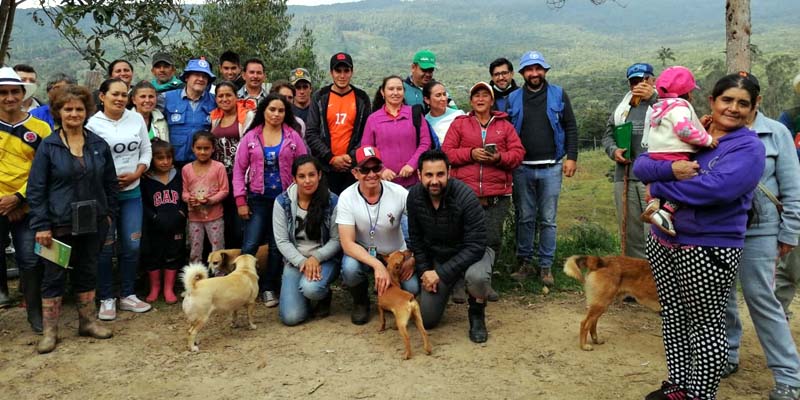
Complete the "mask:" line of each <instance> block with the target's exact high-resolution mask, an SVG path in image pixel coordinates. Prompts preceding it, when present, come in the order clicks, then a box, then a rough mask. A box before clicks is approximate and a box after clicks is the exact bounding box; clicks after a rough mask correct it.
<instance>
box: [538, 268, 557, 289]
mask: <svg viewBox="0 0 800 400" xmlns="http://www.w3.org/2000/svg"><path fill="white" fill-rule="evenodd" d="M539 278H541V279H542V285H545V286H547V287H553V286H555V284H556V281H555V279H553V274H552V273H551V272H550V268H542V271H541V272H540V273H539Z"/></svg>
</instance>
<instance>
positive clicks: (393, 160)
mask: <svg viewBox="0 0 800 400" xmlns="http://www.w3.org/2000/svg"><path fill="white" fill-rule="evenodd" d="M421 122H422V124H421V125H420V131H419V135H420V139H419V146H417V130H416V128H415V127H414V122H413V121H412V119H411V107H410V106H407V105H403V107H402V108H401V109H400V113H399V114H398V115H397V118H392V117H390V116H389V114H387V113H386V110H385V108H384V107H381V109H380V110H378V111H375V112H374V113H372V114H370V116H369V117H368V118H367V125H366V126H365V127H364V135H363V136H362V137H361V145H362V146H375V147H377V148H378V150H379V151H380V152H381V161H383V165H384V166H385V167H386V168H389V169H391V170H392V171H394V173H395V174H398V173H400V169H402V168H403V167H404V166H405V165H409V166H411V167H413V168H414V171H415V172H414V173H413V174H411V175H410V176H408V177H406V178H401V177H399V176H398V177H396V178H395V179H394V183H396V184H398V185H401V186H403V187H405V188H408V187H409V186H411V185H413V184H415V183H417V180H418V178H417V173H416V170H417V160H419V156H421V155H422V153H424V152H425V150H428V149H430V148H431V135H430V132H429V131H428V124H427V123H425V121H424V120H423V121H421Z"/></svg>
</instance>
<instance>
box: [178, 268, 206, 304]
mask: <svg viewBox="0 0 800 400" xmlns="http://www.w3.org/2000/svg"><path fill="white" fill-rule="evenodd" d="M203 279H208V268H206V266H205V265H203V263H199V262H193V263H189V265H187V266H185V267H183V274H182V275H181V281H182V282H183V287H184V289H186V292H185V293H184V296H188V295H191V294H192V290H194V289H195V288H196V287H197V282H198V281H201V280H203Z"/></svg>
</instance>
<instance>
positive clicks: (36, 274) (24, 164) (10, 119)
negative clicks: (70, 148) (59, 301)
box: [0, 67, 50, 332]
mask: <svg viewBox="0 0 800 400" xmlns="http://www.w3.org/2000/svg"><path fill="white" fill-rule="evenodd" d="M35 90H36V84H33V83H27V82H23V81H22V80H21V79H20V77H19V75H17V73H16V72H14V70H13V69H12V68H9V67H4V68H0V143H2V147H3V152H4V153H5V154H6V156H4V157H2V158H0V237H8V234H9V232H10V233H11V237H12V239H13V241H14V248H15V249H16V253H15V255H16V262H17V266H18V267H19V270H20V276H21V282H23V286H24V289H23V290H24V296H25V301H26V303H27V312H28V322H29V323H30V324H31V328H32V329H33V330H34V331H36V332H41V331H42V303H41V295H40V289H39V288H40V286H41V280H42V270H41V268H40V265H39V263H38V261H39V259H38V257H37V256H36V255H35V254H34V253H33V243H34V236H35V234H34V232H33V230H31V229H30V226H29V221H28V215H27V212H28V207H27V205H26V204H25V195H26V188H27V183H28V173H29V172H30V169H31V165H32V164H33V156H34V154H35V153H36V148H37V147H38V146H39V143H41V142H42V140H43V139H44V138H46V137H47V136H49V135H50V126H49V125H48V124H47V123H46V122H43V121H41V120H38V119H36V118H33V117H31V115H30V114H28V113H27V112H25V111H22V108H21V107H22V102H23V101H24V100H26V99H28V98H30V97H31V96H33V92H34V91H35ZM10 303H11V301H10V299H9V297H8V284H7V281H6V260H5V257H0V308H1V307H6V306H8V305H9V304H10Z"/></svg>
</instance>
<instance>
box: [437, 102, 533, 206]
mask: <svg viewBox="0 0 800 400" xmlns="http://www.w3.org/2000/svg"><path fill="white" fill-rule="evenodd" d="M486 143H494V144H495V145H496V146H497V152H498V153H500V161H499V162H498V163H496V164H479V163H478V162H476V161H475V160H473V159H472V156H471V152H472V149H474V148H481V147H483V145H484V144H486ZM442 151H444V152H445V154H447V158H449V159H450V163H451V164H452V169H451V171H450V176H453V177H455V178H458V179H460V180H461V181H463V182H464V183H466V184H467V185H469V187H471V188H472V190H474V191H475V193H476V194H477V195H478V196H479V197H482V196H502V195H508V194H511V186H512V182H513V179H512V176H511V173H512V171H514V169H515V168H517V167H518V166H519V165H520V164H521V163H522V159H523V157H525V148H524V147H522V142H521V141H520V140H519V135H517V131H516V129H514V125H512V124H511V122H509V120H508V114H506V113H504V112H501V111H492V119H491V120H490V121H489V126H488V127H487V128H486V139H485V140H482V139H481V125H480V123H478V119H477V118H475V113H474V112H470V113H469V114H467V115H462V116H459V117H456V119H455V120H453V123H452V124H451V125H450V129H449V130H448V131H447V135H445V138H444V143H442Z"/></svg>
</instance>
